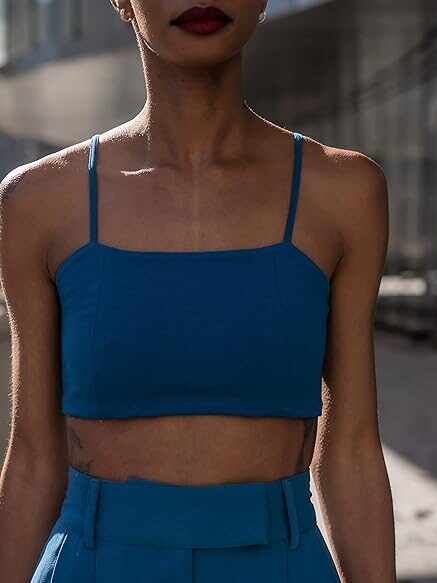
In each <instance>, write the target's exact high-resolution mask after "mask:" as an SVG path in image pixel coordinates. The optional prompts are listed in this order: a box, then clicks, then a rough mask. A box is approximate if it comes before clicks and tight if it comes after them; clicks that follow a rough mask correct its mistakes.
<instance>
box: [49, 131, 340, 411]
mask: <svg viewBox="0 0 437 583" xmlns="http://www.w3.org/2000/svg"><path fill="white" fill-rule="evenodd" d="M293 136H294V148H295V156H294V168H293V179H292V185H291V196H290V203H289V211H288V216H287V220H286V226H285V233H284V238H283V240H282V241H279V242H277V243H273V244H270V245H265V246H262V247H252V248H243V249H222V250H211V251H210V250H206V251H136V250H129V249H122V248H117V247H112V246H110V245H106V244H103V243H99V241H98V237H97V175H96V155H97V150H98V144H99V135H98V134H96V135H94V136H93V137H92V138H91V142H90V148H89V159H88V172H89V194H90V239H89V241H88V242H87V243H85V244H84V245H82V246H81V247H79V248H77V249H76V250H75V251H73V253H71V254H70V255H69V256H67V257H66V259H64V260H63V261H62V263H61V264H60V266H59V267H58V269H57V271H56V275H55V283H56V288H57V292H58V297H59V303H60V310H61V312H60V313H61V358H62V410H63V412H64V413H65V414H68V415H73V416H77V417H88V418H100V419H103V418H127V417H145V416H157V415H177V414H228V415H249V416H250V415H261V416H273V417H313V416H318V415H320V414H321V412H322V399H321V390H322V362H323V357H324V353H325V339H326V322H327V314H328V311H329V290H330V281H329V279H328V277H327V276H326V275H325V273H324V272H323V270H322V269H321V268H320V267H319V266H318V265H317V264H316V263H315V262H314V261H313V260H312V259H311V258H310V257H309V256H308V255H306V254H305V253H304V252H303V251H301V250H300V249H299V248H298V247H296V246H294V244H293V243H292V242H291V235H292V229H293V223H294V218H295V215H296V207H297V200H298V193H299V184H300V174H301V166H302V135H301V134H299V133H297V132H294V133H293Z"/></svg>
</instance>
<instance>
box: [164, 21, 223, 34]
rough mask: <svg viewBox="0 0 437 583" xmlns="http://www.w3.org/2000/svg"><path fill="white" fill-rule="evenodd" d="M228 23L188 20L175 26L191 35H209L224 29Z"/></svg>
mask: <svg viewBox="0 0 437 583" xmlns="http://www.w3.org/2000/svg"><path fill="white" fill-rule="evenodd" d="M229 22H230V21H227V20H188V21H186V22H181V23H180V24H177V25H176V26H178V27H179V28H181V29H182V30H184V31H185V32H190V33H193V34H211V33H213V32H216V31H217V30H220V29H221V28H224V27H225V26H227V25H228V24H229Z"/></svg>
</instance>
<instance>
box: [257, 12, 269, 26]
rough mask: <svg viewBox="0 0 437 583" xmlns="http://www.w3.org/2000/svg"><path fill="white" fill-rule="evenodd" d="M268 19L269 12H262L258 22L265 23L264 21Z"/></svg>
mask: <svg viewBox="0 0 437 583" xmlns="http://www.w3.org/2000/svg"><path fill="white" fill-rule="evenodd" d="M266 17H267V12H266V11H265V10H263V11H262V12H260V15H259V17H258V22H260V23H261V22H264V20H265V19H266Z"/></svg>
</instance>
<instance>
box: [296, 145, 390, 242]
mask: <svg viewBox="0 0 437 583" xmlns="http://www.w3.org/2000/svg"><path fill="white" fill-rule="evenodd" d="M304 148H305V152H306V158H305V160H306V164H307V168H308V180H309V181H310V182H312V185H313V186H314V188H315V189H317V190H318V191H321V192H323V196H324V197H325V198H326V197H328V199H329V205H328V203H327V205H326V206H327V207H328V206H329V208H330V209H331V210H332V216H333V218H334V220H335V222H336V224H337V226H338V228H339V230H340V232H341V234H342V235H343V238H344V239H345V238H347V237H353V236H354V235H355V237H357V236H359V235H362V237H366V236H368V237H371V234H372V230H374V229H380V231H382V232H384V231H385V232H386V231H387V213H388V185H387V178H386V175H385V172H384V170H383V168H382V167H381V165H380V164H379V163H378V162H376V160H374V159H373V158H371V157H370V156H368V155H367V154H365V153H363V152H361V151H357V150H348V149H343V148H338V147H335V146H332V145H327V144H323V143H321V142H318V141H317V140H314V139H312V138H310V137H308V136H304ZM327 210H328V209H327ZM366 233H367V234H366Z"/></svg>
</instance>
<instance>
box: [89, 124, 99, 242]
mask: <svg viewBox="0 0 437 583" xmlns="http://www.w3.org/2000/svg"><path fill="white" fill-rule="evenodd" d="M98 146H99V134H95V135H94V136H93V137H92V138H91V142H90V147H89V156H88V183H89V197H90V219H89V220H90V240H91V241H93V242H96V241H97V168H96V166H97V150H98Z"/></svg>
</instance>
